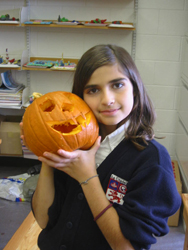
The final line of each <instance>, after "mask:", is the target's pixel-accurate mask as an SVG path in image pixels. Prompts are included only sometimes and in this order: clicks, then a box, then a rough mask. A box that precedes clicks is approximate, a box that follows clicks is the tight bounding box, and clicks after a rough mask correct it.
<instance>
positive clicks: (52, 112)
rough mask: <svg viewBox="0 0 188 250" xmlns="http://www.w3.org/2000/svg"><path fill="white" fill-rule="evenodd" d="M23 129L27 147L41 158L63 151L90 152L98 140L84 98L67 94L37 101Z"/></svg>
mask: <svg viewBox="0 0 188 250" xmlns="http://www.w3.org/2000/svg"><path fill="white" fill-rule="evenodd" d="M23 130H24V137H25V142H26V144H27V146H28V147H29V149H30V150H31V151H32V152H33V153H34V154H36V155H37V156H41V155H42V154H43V153H44V152H45V151H48V152H53V153H56V152H57V150H58V149H60V148H62V149H64V150H66V151H73V150H75V149H78V148H80V149H84V150H85V149H89V148H90V147H91V146H92V145H93V144H94V142H95V140H96V139H97V137H98V123H97V121H96V118H95V116H94V114H93V112H92V111H91V109H90V108H89V107H88V105H87V104H86V103H85V102H84V101H83V100H82V99H81V98H80V97H78V96H77V95H75V94H72V93H69V92H64V91H56V92H50V93H47V94H45V95H43V96H42V97H39V98H37V99H35V100H34V101H33V103H32V104H30V105H29V107H28V108H27V109H26V111H25V113H24V116H23Z"/></svg>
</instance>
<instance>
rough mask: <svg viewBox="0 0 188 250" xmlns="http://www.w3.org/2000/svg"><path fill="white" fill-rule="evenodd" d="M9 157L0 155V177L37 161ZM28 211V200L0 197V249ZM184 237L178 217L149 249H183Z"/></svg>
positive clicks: (181, 221)
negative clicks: (168, 230)
mask: <svg viewBox="0 0 188 250" xmlns="http://www.w3.org/2000/svg"><path fill="white" fill-rule="evenodd" d="M9 158H10V157H9ZM9 158H6V157H0V179H1V178H3V177H7V176H10V175H12V176H14V175H18V174H21V173H27V170H28V169H29V168H31V167H32V166H33V165H36V164H37V163H38V161H36V160H26V159H24V160H23V159H21V158H20V159H19V158H18V159H9ZM30 211H31V208H30V203H29V202H14V201H8V200H5V199H1V198H0V250H3V248H4V247H5V246H6V244H7V243H8V241H9V240H10V239H11V237H12V235H13V234H14V232H15V231H16V230H17V229H18V227H19V226H20V225H21V223H22V221H23V220H24V219H25V217H26V216H27V215H28V213H29V212H30ZM184 238H185V234H184V228H183V220H182V217H180V221H179V225H178V227H170V232H169V234H168V235H166V236H164V237H161V238H158V239H157V243H156V244H155V245H153V246H152V247H151V250H183V244H184ZM12 250H14V249H12ZM85 250H89V249H85Z"/></svg>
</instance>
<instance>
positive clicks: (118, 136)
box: [95, 121, 129, 167]
mask: <svg viewBox="0 0 188 250" xmlns="http://www.w3.org/2000/svg"><path fill="white" fill-rule="evenodd" d="M128 125H129V121H127V122H126V123H125V124H123V125H122V126H120V127H119V128H118V129H116V130H115V131H114V132H112V133H111V134H109V135H107V136H106V137H105V139H104V140H103V141H102V142H101V144H100V147H99V149H98V150H97V153H96V155H95V160H96V166H97V167H98V166H99V165H100V164H101V163H102V162H103V160H104V159H105V158H106V157H107V156H108V155H109V154H110V153H111V152H112V151H113V150H114V148H115V147H116V146H117V145H118V144H119V143H120V142H121V141H122V140H123V139H124V138H125V131H126V129H127V127H128Z"/></svg>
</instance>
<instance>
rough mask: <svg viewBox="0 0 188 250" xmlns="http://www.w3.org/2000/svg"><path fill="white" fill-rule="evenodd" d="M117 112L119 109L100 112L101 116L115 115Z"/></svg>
mask: <svg viewBox="0 0 188 250" xmlns="http://www.w3.org/2000/svg"><path fill="white" fill-rule="evenodd" d="M118 111H119V109H106V110H102V111H100V113H101V114H103V115H109V116H110V115H115V114H116V113H117V112H118Z"/></svg>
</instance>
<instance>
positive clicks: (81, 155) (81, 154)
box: [38, 137, 101, 183]
mask: <svg viewBox="0 0 188 250" xmlns="http://www.w3.org/2000/svg"><path fill="white" fill-rule="evenodd" d="M100 140H101V137H98V139H97V140H96V142H95V144H94V145H93V146H92V147H91V148H90V149H89V150H87V151H84V150H75V151H73V152H68V151H65V150H63V149H59V150H58V151H57V154H53V153H50V152H45V153H44V154H43V156H44V157H39V158H38V159H39V161H42V162H44V163H46V164H47V165H49V166H51V167H53V168H57V169H59V170H61V171H63V172H65V173H67V174H68V175H70V176H71V177H72V178H74V179H76V180H77V181H78V182H79V183H81V182H82V181H85V180H86V179H88V178H90V177H91V176H93V175H96V166H95V154H96V152H97V150H98V148H99V146H100Z"/></svg>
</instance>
